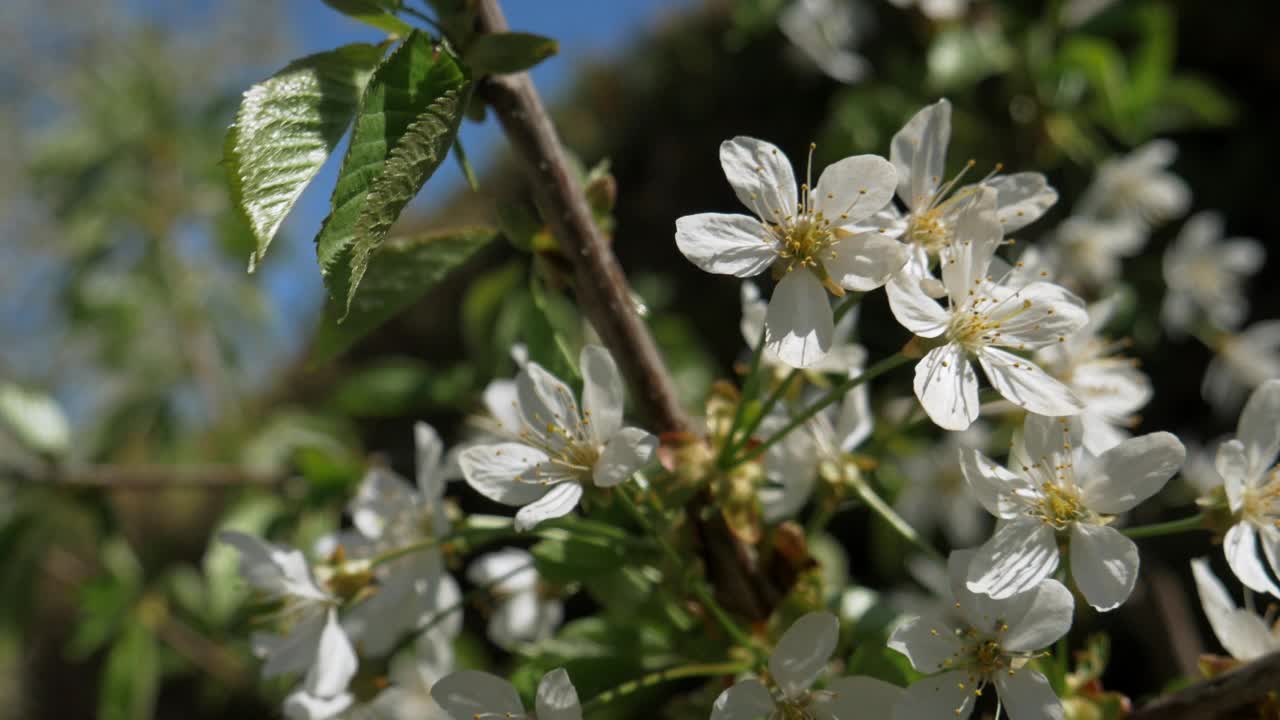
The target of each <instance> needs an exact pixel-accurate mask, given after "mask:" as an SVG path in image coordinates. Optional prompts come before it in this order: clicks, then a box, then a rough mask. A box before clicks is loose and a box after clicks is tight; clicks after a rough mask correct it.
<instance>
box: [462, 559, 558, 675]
mask: <svg viewBox="0 0 1280 720" xmlns="http://www.w3.org/2000/svg"><path fill="white" fill-rule="evenodd" d="M467 579H468V580H470V581H471V582H472V583H474V584H476V585H484V586H489V587H490V592H491V593H492V594H493V596H494V597H495V598H496V599H497V601H498V606H497V608H496V609H495V610H494V612H493V615H492V616H491V617H490V618H489V639H490V640H492V641H493V642H494V643H495V644H496V645H498V646H499V647H502V648H506V649H508V650H511V649H514V648H515V647H516V646H518V645H519V644H521V643H528V642H538V641H539V640H545V639H546V638H549V637H551V634H552V633H553V632H555V629H556V628H557V627H559V626H560V621H561V620H562V619H563V618H564V605H562V604H561V602H560V599H559V598H557V597H555V596H553V595H549V594H548V593H546V592H545V591H544V590H543V587H542V581H541V578H540V577H539V576H538V571H537V570H536V569H535V568H534V566H533V556H532V555H530V554H529V553H528V552H526V551H524V550H520V549H518V548H506V549H503V550H499V551H497V552H492V553H488V554H486V555H481V556H480V557H478V558H476V559H475V561H474V562H472V563H471V568H470V569H469V570H467Z"/></svg>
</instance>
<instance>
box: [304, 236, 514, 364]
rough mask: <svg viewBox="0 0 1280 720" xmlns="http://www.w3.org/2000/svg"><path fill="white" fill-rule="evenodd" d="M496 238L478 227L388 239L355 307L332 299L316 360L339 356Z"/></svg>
mask: <svg viewBox="0 0 1280 720" xmlns="http://www.w3.org/2000/svg"><path fill="white" fill-rule="evenodd" d="M495 237H497V231H496V230H493V229H492V228H482V227H477V228H466V229H459V230H450V231H448V232H434V233H425V234H422V235H413V236H408V237H398V238H392V239H391V240H388V241H387V242H385V243H383V244H382V245H381V247H379V248H378V251H377V252H376V253H374V254H373V257H372V258H371V259H370V260H369V269H368V272H366V273H365V274H366V276H367V279H366V280H365V282H364V284H363V285H362V286H361V288H360V292H359V294H357V295H356V296H355V298H354V299H353V301H352V302H351V305H350V307H349V308H348V307H345V306H344V305H343V304H342V303H341V302H340V301H338V300H336V299H334V298H330V299H329V302H328V305H327V306H326V308H325V316H324V320H323V324H322V325H321V327H320V335H319V337H318V338H317V339H316V344H315V350H314V354H313V358H314V359H315V362H323V361H325V360H328V359H331V358H333V357H335V356H337V355H338V354H340V353H342V352H343V351H345V350H346V349H347V348H349V347H351V346H352V345H353V344H354V343H355V342H356V341H357V340H359V339H360V338H362V337H364V336H365V335H367V334H368V333H369V332H371V331H373V330H374V329H376V328H377V327H379V326H380V325H382V324H383V323H384V322H386V321H387V320H389V319H391V317H393V316H394V315H395V314H396V313H398V312H400V311H401V310H403V309H404V308H406V307H408V306H409V305H411V304H413V303H414V302H415V301H416V300H418V299H419V298H421V297H422V296H423V295H424V294H425V293H426V292H427V291H428V290H430V289H431V288H432V287H433V286H435V284H436V283H438V282H440V281H441V280H443V279H444V278H445V276H446V275H448V274H449V273H450V272H452V271H453V270H454V269H456V268H457V267H459V266H460V265H462V264H463V263H465V262H466V261H467V260H468V259H470V258H471V256H472V255H474V254H475V253H476V252H477V251H478V250H480V248H482V247H484V246H485V245H487V244H488V243H489V242H491V241H492V240H493V239H494V238H495ZM344 316H345V318H344Z"/></svg>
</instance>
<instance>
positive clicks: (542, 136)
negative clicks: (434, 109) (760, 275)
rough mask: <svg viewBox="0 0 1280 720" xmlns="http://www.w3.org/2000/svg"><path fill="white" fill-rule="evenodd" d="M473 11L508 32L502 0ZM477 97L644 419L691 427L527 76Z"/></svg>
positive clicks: (485, 1) (670, 428) (502, 80)
mask: <svg viewBox="0 0 1280 720" xmlns="http://www.w3.org/2000/svg"><path fill="white" fill-rule="evenodd" d="M475 7H476V13H477V16H478V29H479V31H480V32H481V33H500V32H506V31H507V21H506V18H505V17H504V16H503V14H502V10H501V8H499V7H498V3H497V0H477V2H476V4H475ZM478 92H479V93H480V96H481V97H482V98H484V100H485V101H486V102H487V103H488V104H489V106H490V107H492V108H493V110H494V112H495V113H496V114H497V116H498V120H499V122H500V123H501V124H502V129H503V131H504V132H505V133H506V136H507V138H508V140H510V142H511V144H512V145H514V146H515V149H516V152H517V153H518V154H519V156H520V158H521V160H522V161H523V165H524V168H525V171H526V173H527V175H528V177H529V181H530V183H531V185H532V186H533V191H534V194H535V196H536V198H537V200H538V204H539V205H540V206H541V207H542V208H543V211H544V212H545V214H546V220H547V223H548V224H549V225H550V227H551V232H552V233H553V234H554V235H555V237H556V240H558V241H559V243H560V247H561V249H562V250H563V251H564V254H565V255H566V256H567V257H568V259H569V261H570V262H572V263H573V267H574V274H575V277H576V279H577V283H576V287H577V293H578V304H579V305H580V306H581V308H582V311H583V312H584V313H585V314H586V316H587V318H588V319H589V320H590V321H591V324H592V326H594V327H595V329H596V332H598V333H599V334H600V337H601V338H602V339H603V340H604V342H605V345H607V346H608V347H609V350H610V351H612V353H613V357H614V359H615V360H616V361H617V362H618V365H619V366H620V368H621V370H622V374H623V375H624V376H625V377H626V378H627V380H628V383H629V384H630V386H631V390H632V393H633V395H632V396H633V397H634V398H635V399H636V401H637V403H638V404H639V406H640V408H641V412H642V414H643V415H644V416H646V417H647V418H648V419H649V421H650V422H652V423H653V429H656V430H658V431H659V432H676V431H682V430H686V429H688V424H689V423H688V419H687V418H686V416H685V413H684V410H683V408H681V407H680V403H679V401H678V400H677V398H676V392H675V386H674V384H673V382H672V379H671V374H670V373H669V372H668V371H667V368H666V365H665V364H664V363H663V361H662V356H661V355H659V354H658V348H657V345H656V344H655V343H654V340H653V336H652V335H650V334H649V330H648V328H646V327H645V325H644V321H643V320H641V318H640V316H639V314H638V313H637V312H636V309H635V306H634V305H633V303H632V301H631V291H630V288H629V287H628V285H627V279H626V276H625V275H623V273H622V267H621V266H620V265H619V264H618V260H617V258H616V257H614V255H613V252H612V251H611V250H610V249H609V243H608V241H607V240H606V238H605V236H604V234H603V233H602V232H601V231H600V228H599V227H597V226H596V224H595V220H594V219H593V218H592V216H591V210H590V206H589V205H588V204H587V198H586V195H585V194H584V193H583V190H582V187H581V186H580V185H579V184H578V182H577V179H576V178H575V177H574V174H573V172H572V170H571V169H570V164H569V159H568V157H567V155H566V154H565V150H564V147H563V146H562V145H561V144H560V140H559V138H558V137H557V136H556V131H555V126H554V125H552V123H551V117H550V116H549V115H548V114H547V110H546V108H545V107H544V106H543V104H542V99H541V98H540V97H539V96H538V91H537V90H536V89H535V88H534V86H533V81H532V80H530V79H529V75H528V74H527V73H516V74H513V75H494V76H490V77H488V78H486V79H485V80H484V81H483V82H482V83H481V84H480V86H479V88H478Z"/></svg>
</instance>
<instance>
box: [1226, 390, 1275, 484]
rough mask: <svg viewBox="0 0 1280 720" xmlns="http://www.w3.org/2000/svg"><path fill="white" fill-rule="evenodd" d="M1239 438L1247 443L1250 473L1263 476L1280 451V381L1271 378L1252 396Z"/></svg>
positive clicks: (1239, 430)
mask: <svg viewBox="0 0 1280 720" xmlns="http://www.w3.org/2000/svg"><path fill="white" fill-rule="evenodd" d="M1236 438H1237V439H1239V440H1240V442H1242V443H1244V449H1245V453H1246V454H1247V455H1248V458H1249V473H1250V474H1251V475H1262V474H1263V473H1265V472H1266V471H1267V470H1268V469H1269V468H1270V467H1271V466H1272V465H1273V464H1275V461H1276V455H1277V454H1280V380H1268V381H1267V382H1264V383H1263V384H1262V385H1260V386H1258V389H1257V390H1254V391H1253V394H1252V395H1250V396H1249V401H1248V402H1246V403H1245V405H1244V410H1243V411H1241V413H1240V425H1239V427H1238V428H1237V430H1236Z"/></svg>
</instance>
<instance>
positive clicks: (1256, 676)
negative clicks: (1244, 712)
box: [1129, 653, 1280, 720]
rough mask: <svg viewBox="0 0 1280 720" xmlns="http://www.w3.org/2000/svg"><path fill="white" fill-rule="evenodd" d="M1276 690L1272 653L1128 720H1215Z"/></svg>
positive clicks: (1277, 671) (1277, 668)
mask: <svg viewBox="0 0 1280 720" xmlns="http://www.w3.org/2000/svg"><path fill="white" fill-rule="evenodd" d="M1276 689H1280V653H1272V654H1270V655H1267V656H1265V657H1262V658H1259V659H1257V660H1254V661H1253V662H1251V663H1248V664H1245V665H1241V666H1240V667H1237V668H1235V669H1234V670H1231V671H1229V672H1225V673H1223V674H1221V675H1219V676H1217V677H1214V678H1210V679H1208V680H1205V681H1204V682H1199V683H1196V684H1195V685H1191V686H1190V687H1186V688H1183V689H1182V690H1179V691H1178V692H1175V693H1173V694H1171V695H1166V696H1164V697H1162V698H1159V699H1157V700H1153V701H1152V702H1149V703H1147V704H1146V705H1144V706H1143V707H1142V708H1140V709H1138V710H1137V711H1135V712H1134V713H1133V714H1132V715H1130V716H1129V720H1219V719H1221V718H1228V717H1232V716H1233V714H1234V713H1236V712H1237V711H1239V710H1241V709H1243V708H1246V707H1248V706H1250V705H1253V704H1255V703H1257V702H1259V701H1260V700H1262V699H1264V698H1265V697H1266V695H1267V693H1269V692H1271V691H1272V690H1276Z"/></svg>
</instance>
